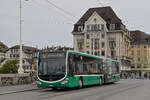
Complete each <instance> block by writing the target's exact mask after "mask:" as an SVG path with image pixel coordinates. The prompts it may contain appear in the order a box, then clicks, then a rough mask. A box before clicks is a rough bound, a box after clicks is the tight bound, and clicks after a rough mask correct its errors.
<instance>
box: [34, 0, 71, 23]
mask: <svg viewBox="0 0 150 100" xmlns="http://www.w3.org/2000/svg"><path fill="white" fill-rule="evenodd" d="M32 1H33V2H35V3H36V4H37V5H38V6H42V7H44V8H47V9H50V8H49V6H46V5H44V4H41V3H39V2H37V0H32ZM46 3H48V2H46ZM50 10H51V9H50ZM63 17H65V19H67V20H70V21H71V22H57V21H56V22H57V24H60V23H62V24H71V25H72V24H73V22H74V21H73V20H72V19H71V18H68V17H67V16H64V15H63ZM71 17H72V16H71Z"/></svg>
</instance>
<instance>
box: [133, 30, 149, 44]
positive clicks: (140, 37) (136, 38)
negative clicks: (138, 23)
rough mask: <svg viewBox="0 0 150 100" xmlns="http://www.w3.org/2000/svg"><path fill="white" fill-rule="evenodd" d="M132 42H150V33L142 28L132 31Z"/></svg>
mask: <svg viewBox="0 0 150 100" xmlns="http://www.w3.org/2000/svg"><path fill="white" fill-rule="evenodd" d="M130 36H131V38H132V43H150V35H149V34H146V33H144V32H142V31H140V30H135V31H130Z"/></svg>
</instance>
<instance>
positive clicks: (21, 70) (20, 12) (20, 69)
mask: <svg viewBox="0 0 150 100" xmlns="http://www.w3.org/2000/svg"><path fill="white" fill-rule="evenodd" d="M19 14H20V64H19V69H18V73H19V74H23V73H24V69H23V67H22V0H20V11H19Z"/></svg>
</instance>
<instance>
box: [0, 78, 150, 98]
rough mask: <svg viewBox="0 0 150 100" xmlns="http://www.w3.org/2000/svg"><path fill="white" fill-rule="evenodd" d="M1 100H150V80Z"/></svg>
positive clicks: (29, 93) (17, 95)
mask: <svg viewBox="0 0 150 100" xmlns="http://www.w3.org/2000/svg"><path fill="white" fill-rule="evenodd" d="M0 100H150V80H144V79H143V80H142V79H135V80H130V79H129V80H121V81H120V82H117V83H115V84H109V85H103V86H92V87H86V88H83V89H71V90H64V89H61V90H55V91H54V90H52V89H42V90H33V91H25V92H18V93H12V94H4V95H0Z"/></svg>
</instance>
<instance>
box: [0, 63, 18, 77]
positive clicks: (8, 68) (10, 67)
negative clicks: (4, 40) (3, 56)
mask: <svg viewBox="0 0 150 100" xmlns="http://www.w3.org/2000/svg"><path fill="white" fill-rule="evenodd" d="M17 63H18V61H17V60H9V61H7V62H6V63H5V64H4V65H3V66H2V68H0V73H2V74H10V73H17V72H18V66H17Z"/></svg>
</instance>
